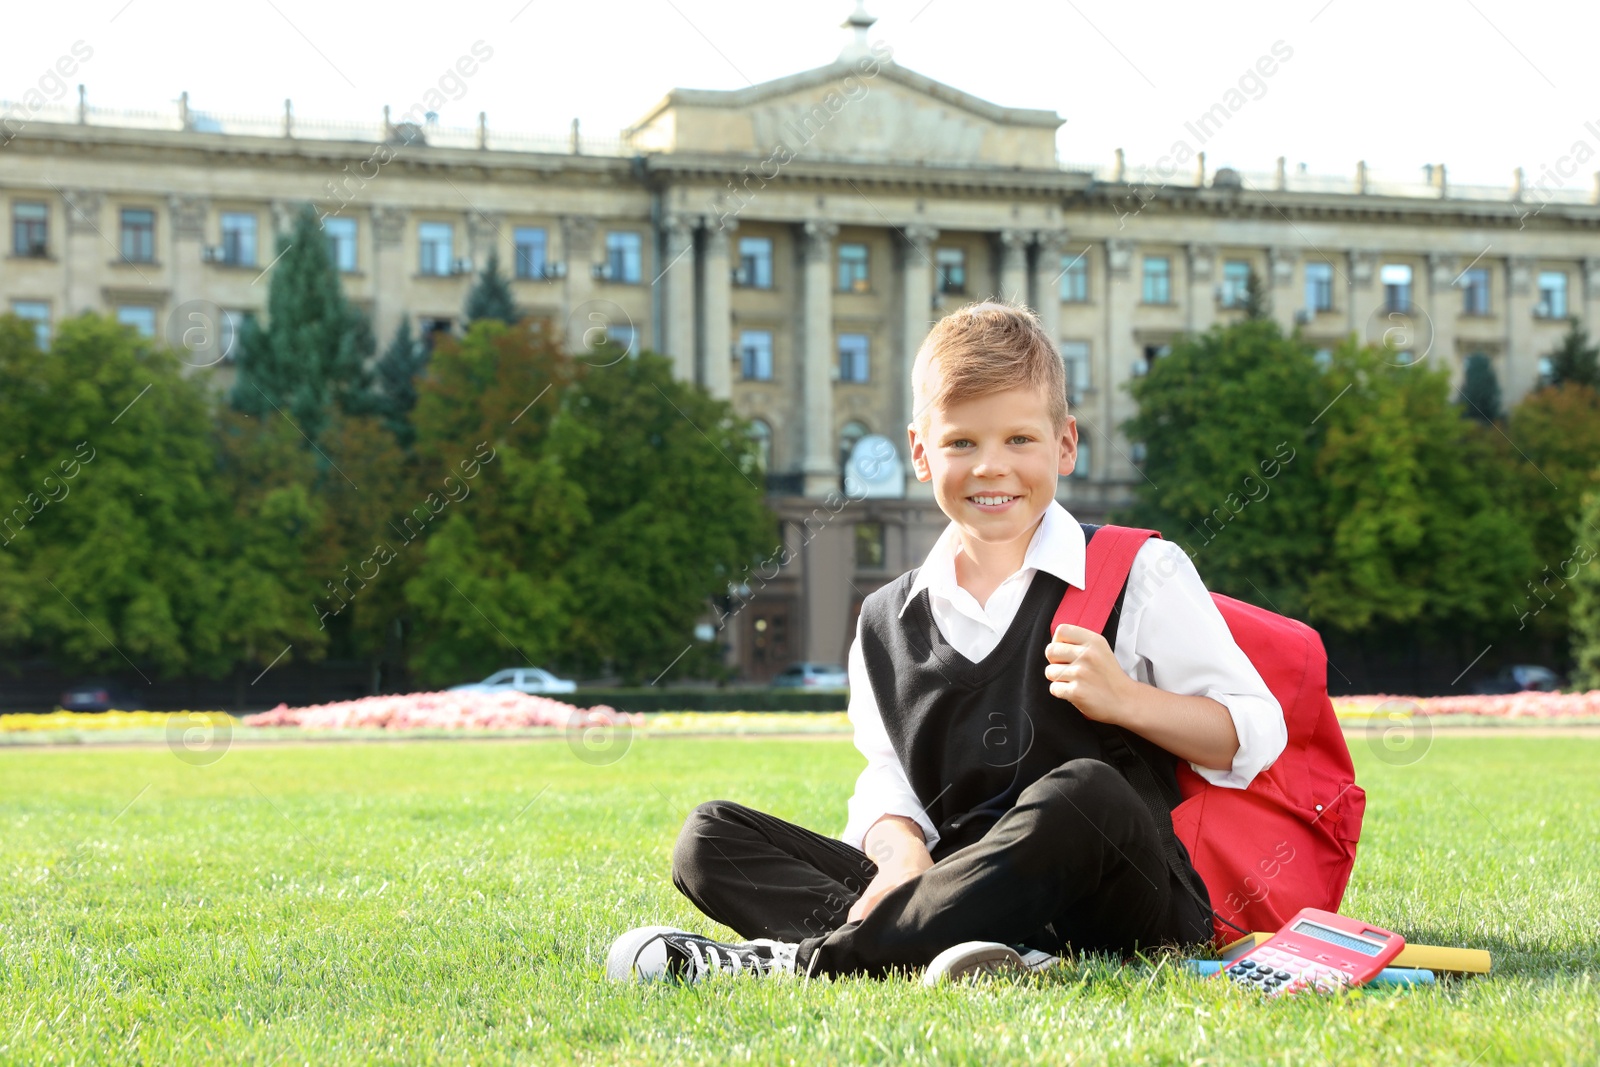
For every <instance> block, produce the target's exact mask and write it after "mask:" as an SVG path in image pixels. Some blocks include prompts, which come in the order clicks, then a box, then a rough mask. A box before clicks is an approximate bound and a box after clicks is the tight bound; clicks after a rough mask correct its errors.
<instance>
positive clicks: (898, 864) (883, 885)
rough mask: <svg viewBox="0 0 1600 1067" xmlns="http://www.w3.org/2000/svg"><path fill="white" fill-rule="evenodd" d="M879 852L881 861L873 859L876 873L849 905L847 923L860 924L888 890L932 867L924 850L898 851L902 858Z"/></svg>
mask: <svg viewBox="0 0 1600 1067" xmlns="http://www.w3.org/2000/svg"><path fill="white" fill-rule="evenodd" d="M879 851H880V852H881V853H885V854H884V855H883V856H882V858H881V859H880V858H879V857H877V856H874V857H873V858H874V859H875V860H876V861H877V864H878V873H877V874H876V875H874V876H873V878H872V881H871V882H870V883H868V885H867V888H866V891H865V892H864V893H862V894H861V896H859V897H857V898H856V902H855V903H854V904H852V905H850V914H849V915H848V916H847V917H846V921H847V922H860V921H861V920H862V919H865V918H866V917H867V913H868V912H870V911H872V909H873V908H876V907H877V906H878V901H880V900H882V899H883V898H884V896H885V895H887V894H888V893H889V891H890V890H892V889H897V888H899V887H900V886H902V885H904V884H905V883H907V882H909V881H911V879H913V878H915V877H916V876H917V875H919V874H921V873H922V872H923V871H925V870H927V869H928V868H929V867H932V866H933V857H932V856H930V855H929V854H928V850H927V849H926V848H908V849H904V850H900V851H903V852H904V856H903V857H898V856H889V855H887V854H886V853H887V850H879Z"/></svg>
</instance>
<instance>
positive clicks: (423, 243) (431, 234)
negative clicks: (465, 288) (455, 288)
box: [417, 222, 456, 278]
mask: <svg viewBox="0 0 1600 1067" xmlns="http://www.w3.org/2000/svg"><path fill="white" fill-rule="evenodd" d="M455 235H456V231H455V227H454V226H452V225H450V224H449V223H448V222H422V223H418V224H417V247H418V249H419V250H420V258H419V259H418V261H417V273H419V274H426V275H429V276H431V277H435V278H442V277H445V276H446V275H448V274H449V273H450V266H451V262H452V260H453V259H454V258H455V255H454V243H455Z"/></svg>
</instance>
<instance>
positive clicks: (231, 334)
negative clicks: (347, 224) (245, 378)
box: [219, 219, 348, 363]
mask: <svg viewBox="0 0 1600 1067" xmlns="http://www.w3.org/2000/svg"><path fill="white" fill-rule="evenodd" d="M329 221H335V220H331V219H330V220H329ZM338 221H348V220H338ZM254 316H255V312H253V311H235V310H232V309H229V308H224V309H223V311H222V336H221V338H219V340H220V341H221V345H222V347H221V356H220V357H219V362H222V363H232V362H233V361H234V360H236V359H238V358H239V353H238V350H237V347H236V346H237V345H238V344H239V331H240V330H243V329H244V320H245V319H247V318H253V317H254Z"/></svg>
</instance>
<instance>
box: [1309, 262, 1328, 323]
mask: <svg viewBox="0 0 1600 1067" xmlns="http://www.w3.org/2000/svg"><path fill="white" fill-rule="evenodd" d="M1306 310H1307V311H1309V312H1311V314H1313V315H1315V314H1317V312H1319V311H1332V310H1333V264H1332V263H1307V264H1306Z"/></svg>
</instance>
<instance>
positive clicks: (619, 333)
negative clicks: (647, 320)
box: [606, 324, 639, 356]
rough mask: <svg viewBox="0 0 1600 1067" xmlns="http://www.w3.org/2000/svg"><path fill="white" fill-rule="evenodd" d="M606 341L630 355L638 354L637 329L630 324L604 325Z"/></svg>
mask: <svg viewBox="0 0 1600 1067" xmlns="http://www.w3.org/2000/svg"><path fill="white" fill-rule="evenodd" d="M606 341H607V343H609V344H614V345H616V346H617V347H618V348H620V349H622V350H623V351H624V352H626V353H627V354H628V355H630V356H637V355H638V354H639V331H638V330H637V329H635V328H634V327H632V326H622V325H611V324H608V325H607V326H606Z"/></svg>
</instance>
